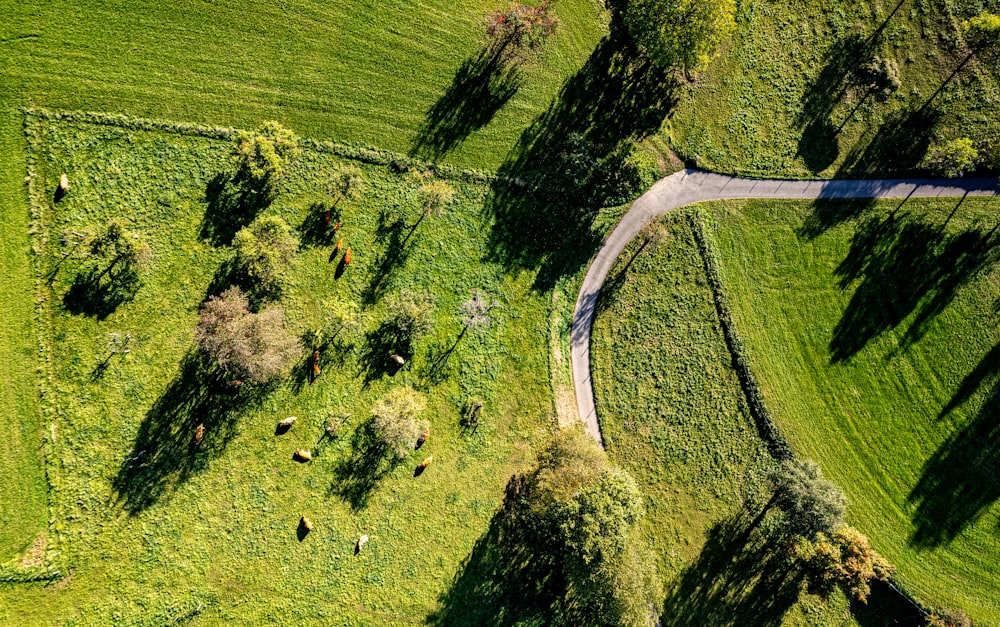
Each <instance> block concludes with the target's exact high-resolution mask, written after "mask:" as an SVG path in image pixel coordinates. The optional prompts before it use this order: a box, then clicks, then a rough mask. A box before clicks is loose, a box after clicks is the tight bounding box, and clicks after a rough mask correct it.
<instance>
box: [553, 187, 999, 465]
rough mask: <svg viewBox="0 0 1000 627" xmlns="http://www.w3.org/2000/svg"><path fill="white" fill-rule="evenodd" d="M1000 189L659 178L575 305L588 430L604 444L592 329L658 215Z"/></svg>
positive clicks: (576, 372) (612, 239)
mask: <svg viewBox="0 0 1000 627" xmlns="http://www.w3.org/2000/svg"><path fill="white" fill-rule="evenodd" d="M996 191H997V180H996V179H992V178H991V179H954V180H949V181H946V182H945V181H941V180H940V179H938V180H922V179H910V180H907V179H888V180H870V181H844V180H841V181H790V180H770V179H769V180H753V179H741V178H735V177H731V176H724V175H721V174H710V173H708V172H700V171H697V170H683V171H681V172H678V173H676V174H672V175H671V176H668V177H666V178H663V179H660V180H659V181H657V182H656V184H655V185H653V187H651V188H650V190H649V191H648V192H646V193H645V194H643V195H642V196H640V197H639V198H638V199H637V200H636V201H635V202H634V203H632V206H631V207H630V208H629V210H628V212H626V213H625V215H624V216H623V217H622V219H621V220H620V221H619V222H618V224H617V225H616V226H615V228H614V229H613V230H612V231H611V233H610V234H609V235H608V237H607V239H605V240H604V243H603V244H602V245H601V248H600V249H599V250H598V251H597V254H596V255H595V256H594V259H593V261H591V263H590V267H589V268H588V269H587V275H586V276H585V277H584V279H583V285H582V286H581V287H580V295H579V297H577V299H576V307H575V308H574V309H573V326H572V330H571V339H570V345H571V355H570V362H571V364H572V367H573V387H574V388H575V391H576V406H577V411H578V412H579V416H580V419H581V420H583V421H584V422H585V423H586V429H587V433H589V434H590V435H591V436H593V438H594V439H595V440H597V443H598V444H600V445H601V447H602V448H603V446H604V439H603V438H602V437H601V425H600V423H599V422H598V420H597V409H596V408H595V407H594V388H593V385H592V384H591V379H590V329H591V327H592V326H593V324H594V315H595V313H596V305H597V299H598V297H599V296H600V293H601V287H602V286H603V285H604V280H605V279H606V278H607V276H608V272H609V271H610V270H611V266H612V265H614V263H615V259H617V258H618V255H620V254H621V252H622V251H623V250H625V247H626V246H627V245H628V243H629V242H630V241H632V238H634V237H635V236H636V235H637V234H638V233H639V231H641V230H642V228H643V227H644V226H646V225H647V224H648V223H649V222H650V221H652V220H653V218H655V217H657V216H661V215H663V214H665V213H667V212H668V211H671V210H672V209H677V208H678V207H683V206H684V205H689V204H691V203H696V202H701V201H705V200H729V199H742V198H803V199H819V198H911V197H913V198H927V197H939V196H940V197H960V196H990V195H993V194H995V193H996Z"/></svg>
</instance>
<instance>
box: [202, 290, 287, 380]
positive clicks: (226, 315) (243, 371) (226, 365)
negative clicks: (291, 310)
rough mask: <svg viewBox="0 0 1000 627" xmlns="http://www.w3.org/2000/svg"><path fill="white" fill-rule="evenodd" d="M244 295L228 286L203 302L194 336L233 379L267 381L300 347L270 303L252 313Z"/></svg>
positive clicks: (282, 372) (281, 312) (279, 373)
mask: <svg viewBox="0 0 1000 627" xmlns="http://www.w3.org/2000/svg"><path fill="white" fill-rule="evenodd" d="M248 306H249V302H248V300H247V297H246V295H245V294H244V293H243V292H242V291H241V290H240V288H238V287H230V288H229V289H227V290H226V291H224V292H223V293H222V294H221V295H220V296H212V297H211V298H209V299H208V301H206V302H205V304H203V305H202V307H201V311H200V315H201V319H200V320H199V322H198V326H197V328H196V329H195V340H196V341H197V342H198V347H199V349H201V352H202V354H203V355H204V356H205V357H206V358H208V359H209V360H211V361H212V362H213V363H215V364H216V365H217V366H218V367H219V369H220V370H222V371H223V372H224V373H226V374H228V375H230V376H232V377H234V378H236V379H240V380H242V379H248V380H250V381H252V382H254V383H259V384H265V383H270V382H271V381H274V380H276V379H278V378H281V377H283V376H285V375H287V374H288V371H289V369H290V368H291V366H292V363H294V361H295V359H296V357H297V356H298V355H299V354H300V353H301V351H302V347H301V345H300V344H299V341H298V339H296V338H295V336H294V335H292V334H291V333H290V332H289V330H288V329H287V328H286V327H285V312H284V310H282V309H281V308H280V307H278V306H274V305H270V306H267V307H265V308H264V309H263V310H262V311H260V313H256V314H255V313H251V312H250V310H249V308H248Z"/></svg>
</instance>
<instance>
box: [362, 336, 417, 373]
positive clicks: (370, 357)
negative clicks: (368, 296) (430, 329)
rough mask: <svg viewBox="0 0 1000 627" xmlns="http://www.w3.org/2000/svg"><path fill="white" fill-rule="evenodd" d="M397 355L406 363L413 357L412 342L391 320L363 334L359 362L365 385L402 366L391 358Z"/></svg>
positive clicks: (394, 371) (396, 370)
mask: <svg viewBox="0 0 1000 627" xmlns="http://www.w3.org/2000/svg"><path fill="white" fill-rule="evenodd" d="M392 355H399V356H400V357H402V358H403V359H404V360H405V361H406V362H407V363H409V361H410V360H411V359H413V344H412V342H411V341H410V338H409V337H408V336H406V335H404V334H403V333H401V332H400V330H399V327H398V326H397V325H395V324H393V323H392V322H391V321H388V320H387V321H385V322H383V323H382V324H380V325H379V326H378V328H376V329H373V330H371V331H369V332H368V333H366V334H365V347H364V349H363V350H362V352H361V356H360V359H359V364H360V367H361V370H362V373H363V374H364V377H365V381H364V383H365V386H367V385H369V384H370V383H371V382H372V381H377V380H378V379H381V378H382V377H384V376H385V375H390V376H392V375H394V374H396V372H398V371H399V369H400V368H401V367H403V366H401V365H399V364H397V363H396V362H395V361H393V360H392V359H391V356H392Z"/></svg>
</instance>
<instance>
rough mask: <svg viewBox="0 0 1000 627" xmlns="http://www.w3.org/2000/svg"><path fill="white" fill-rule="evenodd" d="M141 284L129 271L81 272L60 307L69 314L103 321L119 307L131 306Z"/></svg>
mask: <svg viewBox="0 0 1000 627" xmlns="http://www.w3.org/2000/svg"><path fill="white" fill-rule="evenodd" d="M141 284H142V282H141V281H140V279H139V273H138V272H137V271H136V270H135V269H134V268H130V267H124V268H123V269H122V270H121V271H119V272H107V271H106V270H105V271H102V270H100V269H99V268H90V269H89V270H83V271H80V272H79V273H78V274H77V275H76V278H75V279H74V280H73V284H72V285H71V286H70V288H69V290H67V291H66V294H64V295H63V307H64V308H65V309H66V311H68V312H69V313H71V314H82V315H84V316H93V317H95V318H97V319H98V320H104V319H105V318H107V317H108V316H110V315H111V314H113V313H114V312H115V311H116V310H117V309H118V307H120V306H121V305H124V304H126V303H130V302H132V301H133V300H134V299H135V295H136V293H137V292H138V291H139V287H140V286H141Z"/></svg>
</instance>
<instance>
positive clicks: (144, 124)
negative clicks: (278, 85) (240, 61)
mask: <svg viewBox="0 0 1000 627" xmlns="http://www.w3.org/2000/svg"><path fill="white" fill-rule="evenodd" d="M25 116H26V117H27V118H33V117H37V118H39V119H44V120H57V121H58V120H64V121H67V122H82V123H86V124H94V125H97V126H111V127H115V128H122V129H128V130H136V131H163V132H168V133H175V134H179V135H188V136H192V137H205V138H208V139H219V140H224V141H227V140H229V139H231V138H232V137H233V136H234V135H235V134H236V133H237V132H238V131H239V129H234V128H229V127H223V126H207V125H204V124H191V123H184V122H170V121H166V120H154V119H149V118H140V117H133V116H129V115H124V114H119V113H101V112H96V111H50V110H48V109H40V108H32V109H27V110H25ZM299 143H300V145H302V146H304V147H306V148H310V149H312V150H316V151H319V152H325V153H329V154H333V155H336V156H338V157H342V158H344V159H351V160H353V161H361V162H363V163H368V164H371V165H382V166H388V167H391V168H393V169H394V170H396V171H400V172H401V171H405V170H408V169H411V168H412V169H416V170H424V171H431V172H434V173H435V174H437V175H438V176H441V177H443V178H448V179H454V180H462V181H465V182H468V183H489V182H492V181H493V180H495V179H496V176H495V175H494V174H492V173H490V172H485V171H482V170H472V169H463V168H458V167H455V166H451V165H447V164H442V163H432V162H429V161H423V160H420V159H414V158H413V157H410V156H407V155H404V154H402V153H395V152H390V151H387V150H381V149H378V148H373V147H370V146H362V145H360V144H354V143H350V142H336V141H329V140H317V139H307V138H300V139H299Z"/></svg>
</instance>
